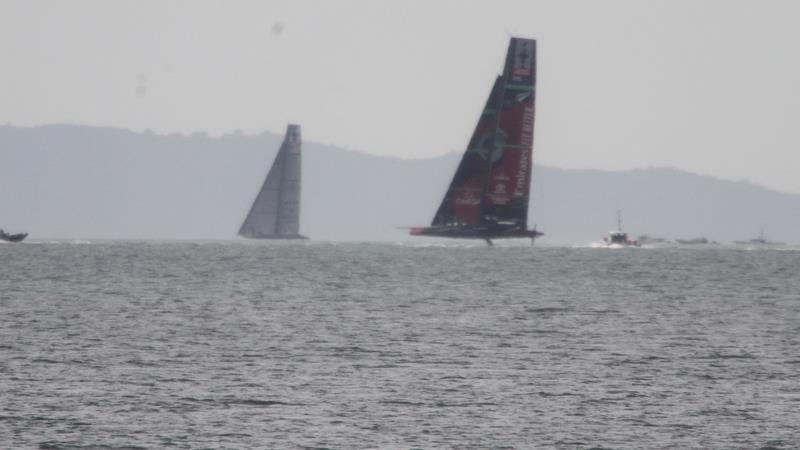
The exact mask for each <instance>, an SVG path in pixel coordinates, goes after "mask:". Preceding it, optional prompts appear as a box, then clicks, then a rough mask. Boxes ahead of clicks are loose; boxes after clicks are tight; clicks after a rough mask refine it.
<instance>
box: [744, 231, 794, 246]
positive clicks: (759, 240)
mask: <svg viewBox="0 0 800 450" xmlns="http://www.w3.org/2000/svg"><path fill="white" fill-rule="evenodd" d="M734 243H735V244H744V245H784V243H783V242H774V241H768V240H767V239H766V238H765V237H764V229H763V228H762V229H761V232H760V233H759V234H758V237H757V238H753V239H750V240H749V241H734Z"/></svg>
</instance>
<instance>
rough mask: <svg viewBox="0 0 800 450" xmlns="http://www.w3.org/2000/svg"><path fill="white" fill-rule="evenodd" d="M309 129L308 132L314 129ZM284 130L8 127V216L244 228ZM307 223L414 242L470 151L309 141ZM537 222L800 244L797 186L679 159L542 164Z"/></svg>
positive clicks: (557, 228)
mask: <svg viewBox="0 0 800 450" xmlns="http://www.w3.org/2000/svg"><path fill="white" fill-rule="evenodd" d="M304 131H305V132H306V133H308V130H304ZM281 139H282V136H279V135H273V134H268V133H265V134H261V135H258V136H246V135H241V134H232V135H225V136H222V137H219V138H211V137H208V136H206V135H205V134H202V133H199V134H194V135H191V136H182V135H156V134H153V133H147V132H146V133H135V132H131V131H127V130H121V129H113V128H97V127H81V126H66V125H52V126H43V127H36V128H17V127H10V126H0V193H2V197H0V198H1V199H2V200H0V227H3V228H5V229H7V230H9V231H22V230H24V231H28V232H29V233H30V234H31V239H36V238H96V239H106V238H107V239H116V238H119V239H162V238H163V239H226V238H234V237H235V234H236V231H237V229H238V227H239V224H240V222H241V220H242V219H243V218H244V216H245V214H246V212H247V209H248V208H249V206H250V203H251V202H252V200H253V198H254V196H255V194H256V192H257V190H258V188H259V187H260V184H261V182H262V180H263V178H264V176H265V175H266V173H267V170H268V169H269V166H270V164H271V162H272V158H273V157H274V156H275V152H276V151H277V148H278V146H279V145H280V141H281ZM303 145H304V147H303V151H304V161H303V162H304V169H303V177H304V180H303V181H304V183H303V205H302V216H301V221H302V225H301V231H302V232H303V233H304V234H307V235H309V236H311V237H312V238H314V239H329V240H403V239H407V238H408V237H407V235H406V232H405V231H403V230H400V229H398V228H397V227H400V226H409V225H425V224H427V223H429V222H430V220H431V218H432V216H433V213H434V210H435V208H436V207H437V206H438V203H439V201H440V200H441V197H442V195H443V193H444V190H445V188H446V187H447V184H448V183H449V181H450V177H451V176H452V174H453V171H454V170H455V166H456V164H457V163H458V160H459V158H460V155H458V154H451V155H447V156H444V157H439V158H433V159H426V160H400V159H395V158H386V157H378V156H372V155H367V154H364V153H359V152H355V151H349V150H345V149H341V148H337V147H333V146H327V145H321V144H317V143H313V142H309V140H308V137H307V136H306V138H305V141H304V143H303ZM533 176H534V195H533V201H532V208H531V224H533V223H537V224H538V227H539V229H540V230H542V231H544V232H545V233H546V236H545V239H547V241H549V242H576V241H577V242H582V241H583V242H588V241H592V240H598V239H599V238H600V237H602V235H603V234H604V233H605V232H607V231H608V230H609V229H611V228H613V227H615V225H616V210H617V208H621V209H622V211H623V215H624V221H625V223H624V225H625V228H626V229H627V230H628V231H629V232H631V233H632V234H635V235H638V234H645V233H646V234H649V235H652V236H661V237H666V238H691V237H697V236H706V237H708V238H709V239H714V240H719V241H731V240H735V239H748V238H750V237H754V236H755V235H757V234H758V232H759V229H760V228H761V227H763V228H764V229H765V230H766V234H767V237H768V238H770V239H774V240H781V241H787V242H800V195H794V194H787V193H780V192H775V191H770V190H767V189H765V188H762V187H759V186H756V185H753V184H751V183H746V182H733V181H724V180H719V179H715V178H711V177H706V176H700V175H693V174H690V173H686V172H683V171H679V170H674V169H660V168H659V169H644V170H633V171H620V172H613V171H596V170H565V169H556V168H550V167H541V166H537V167H536V169H535V171H534V175H533Z"/></svg>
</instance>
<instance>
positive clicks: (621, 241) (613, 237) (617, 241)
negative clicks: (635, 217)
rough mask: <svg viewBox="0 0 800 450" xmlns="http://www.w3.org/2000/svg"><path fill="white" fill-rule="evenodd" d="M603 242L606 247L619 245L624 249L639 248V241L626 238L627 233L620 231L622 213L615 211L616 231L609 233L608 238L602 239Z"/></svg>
mask: <svg viewBox="0 0 800 450" xmlns="http://www.w3.org/2000/svg"><path fill="white" fill-rule="evenodd" d="M603 242H605V243H606V245H608V246H612V245H619V246H625V247H639V246H640V245H641V244H639V241H637V240H636V239H631V238H629V237H628V233H626V232H624V231H622V212H621V211H620V210H617V229H616V230H615V231H609V232H608V236H606V237H604V238H603Z"/></svg>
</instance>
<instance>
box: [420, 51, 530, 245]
mask: <svg viewBox="0 0 800 450" xmlns="http://www.w3.org/2000/svg"><path fill="white" fill-rule="evenodd" d="M535 83H536V41H534V40H532V39H521V38H511V42H510V43H509V46H508V53H506V60H505V65H504V67H503V72H502V74H501V75H498V76H497V78H496V80H495V83H494V86H493V87H492V90H491V92H490V93H489V98H488V100H487V101H486V106H485V107H484V109H483V113H482V114H481V117H480V119H479V120H478V124H477V125H476V127H475V130H474V131H473V133H472V139H470V141H469V144H468V146H467V150H466V151H465V152H464V155H463V157H462V159H461V163H460V164H459V165H458V168H457V169H456V173H455V175H453V179H452V181H451V182H450V186H449V187H448V188H447V192H446V193H445V195H444V198H443V199H442V202H441V204H440V206H439V209H438V210H437V211H436V214H435V215H434V217H433V221H432V222H431V224H430V226H427V227H412V228H411V235H412V236H435V237H446V238H460V239H483V240H485V241H486V243H487V244H489V245H492V239H511V238H530V239H531V241H533V240H535V239H536V238H537V237H539V236H542V235H543V233H541V232H539V231H537V230H536V227H535V226H534V227H533V229H528V204H529V203H530V188H531V171H532V169H533V162H532V158H533V131H534V128H533V122H534V102H535V96H536V90H535V89H534V85H535Z"/></svg>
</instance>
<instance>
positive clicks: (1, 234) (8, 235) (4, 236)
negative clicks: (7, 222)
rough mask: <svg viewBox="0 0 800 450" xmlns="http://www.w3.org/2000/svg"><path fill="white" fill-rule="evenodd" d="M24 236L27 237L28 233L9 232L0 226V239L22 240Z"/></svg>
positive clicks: (7, 240)
mask: <svg viewBox="0 0 800 450" xmlns="http://www.w3.org/2000/svg"><path fill="white" fill-rule="evenodd" d="M26 237H28V233H16V234H11V233H7V232H6V231H5V230H3V229H2V228H0V241H6V242H22V241H23V240H24V239H25V238H26Z"/></svg>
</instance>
